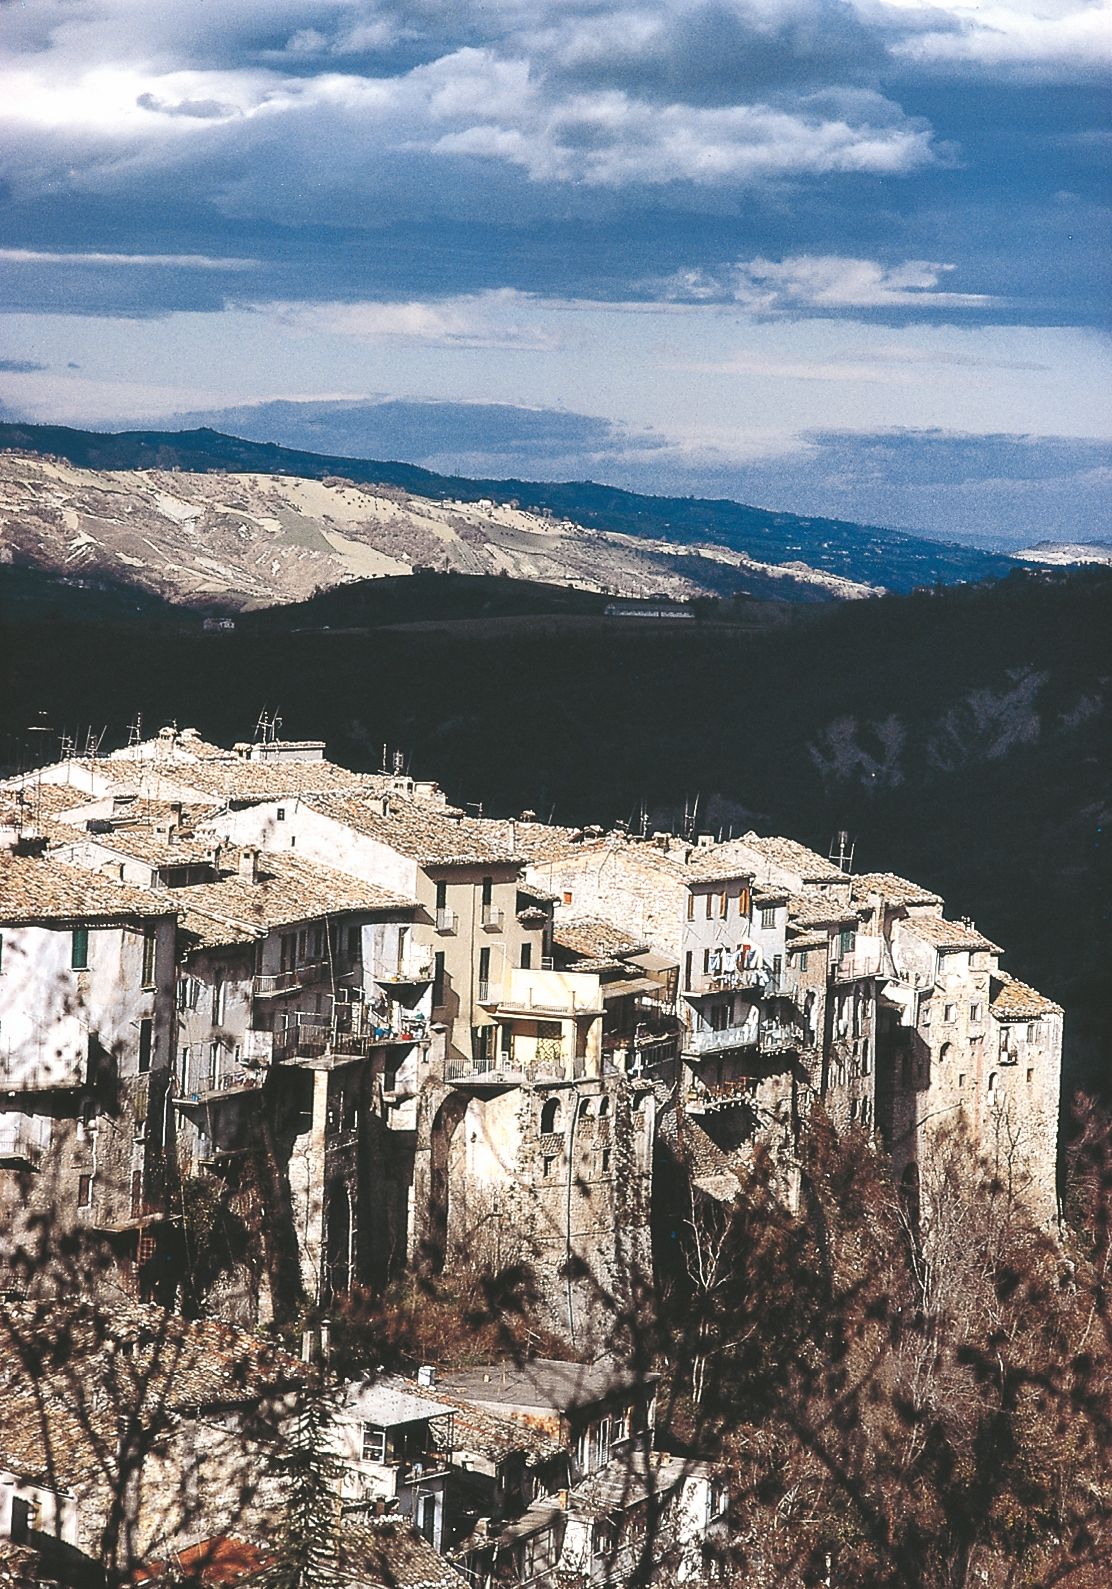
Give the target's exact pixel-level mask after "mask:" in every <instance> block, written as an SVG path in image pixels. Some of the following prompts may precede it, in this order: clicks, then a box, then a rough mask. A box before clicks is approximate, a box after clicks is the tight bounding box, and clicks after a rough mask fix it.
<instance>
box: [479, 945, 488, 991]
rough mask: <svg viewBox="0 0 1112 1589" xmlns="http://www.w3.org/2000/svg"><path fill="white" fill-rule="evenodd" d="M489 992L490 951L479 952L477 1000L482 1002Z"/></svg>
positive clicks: (481, 950) (482, 950)
mask: <svg viewBox="0 0 1112 1589" xmlns="http://www.w3.org/2000/svg"><path fill="white" fill-rule="evenodd" d="M489 992H490V950H489V949H480V950H479V999H480V1001H482V1000H483V999H485V998H486V997H487V995H488V994H489Z"/></svg>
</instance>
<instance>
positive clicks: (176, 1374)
mask: <svg viewBox="0 0 1112 1589" xmlns="http://www.w3.org/2000/svg"><path fill="white" fill-rule="evenodd" d="M304 1375H305V1368H304V1365H303V1364H302V1363H301V1362H299V1360H298V1359H297V1358H295V1357H292V1356H291V1355H290V1354H288V1353H286V1352H283V1351H280V1350H278V1349H277V1348H275V1347H272V1346H270V1345H269V1344H268V1343H265V1342H262V1341H260V1340H259V1339H258V1338H257V1337H255V1336H253V1335H251V1334H249V1333H248V1332H247V1331H246V1330H240V1329H237V1328H236V1327H235V1326H234V1325H230V1324H224V1323H220V1322H217V1321H215V1320H189V1319H184V1318H182V1317H181V1316H180V1315H178V1314H172V1313H166V1312H164V1311H163V1310H162V1309H160V1308H156V1307H153V1306H150V1305H147V1304H143V1303H136V1302H132V1301H129V1300H127V1299H125V1298H123V1297H120V1298H118V1299H114V1300H113V1303H112V1305H111V1310H110V1311H109V1309H108V1307H107V1306H97V1305H94V1304H93V1303H91V1302H89V1301H87V1300H86V1299H83V1298H80V1297H77V1298H68V1297H67V1298H63V1297H56V1298H50V1299H43V1300H40V1301H35V1302H20V1303H2V1304H0V1397H2V1398H3V1406H4V1417H3V1427H2V1431H0V1463H6V1464H7V1465H8V1466H10V1467H15V1468H16V1470H17V1471H19V1472H21V1473H22V1474H23V1475H24V1476H25V1477H27V1478H30V1479H34V1478H36V1477H43V1478H46V1479H47V1481H48V1482H50V1483H52V1484H55V1485H60V1486H62V1487H64V1488H69V1489H73V1490H75V1491H76V1492H77V1493H78V1495H79V1497H80V1496H82V1495H86V1494H90V1493H92V1494H94V1495H95V1496H99V1497H101V1498H103V1497H102V1492H103V1490H104V1487H105V1485H106V1484H107V1482H108V1480H109V1479H110V1476H111V1475H110V1473H107V1472H106V1463H107V1464H109V1465H110V1463H111V1461H112V1460H114V1456H112V1455H111V1454H114V1453H115V1452H116V1450H117V1449H118V1440H119V1419H120V1418H121V1416H134V1417H135V1418H136V1419H137V1420H139V1421H140V1422H142V1423H145V1424H146V1426H147V1427H148V1428H152V1429H154V1428H159V1427H161V1426H162V1425H163V1424H164V1423H165V1421H166V1420H167V1418H172V1416H173V1415H175V1414H181V1413H188V1412H190V1411H193V1410H196V1409H208V1408H220V1407H225V1408H227V1407H235V1406H245V1405H246V1406H250V1405H252V1404H254V1403H257V1402H258V1401H260V1400H261V1399H264V1400H265V1399H266V1398H268V1397H270V1396H273V1395H277V1394H279V1393H281V1392H283V1391H285V1390H286V1389H288V1388H289V1387H291V1386H294V1385H297V1384H299V1383H301V1382H302V1381H303V1379H304Z"/></svg>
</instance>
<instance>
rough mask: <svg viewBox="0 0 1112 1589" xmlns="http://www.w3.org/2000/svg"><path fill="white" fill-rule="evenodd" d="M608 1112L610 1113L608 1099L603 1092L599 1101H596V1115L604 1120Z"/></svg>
mask: <svg viewBox="0 0 1112 1589" xmlns="http://www.w3.org/2000/svg"><path fill="white" fill-rule="evenodd" d="M609 1113H610V1099H609V1098H607V1097H606V1096H605V1094H604V1095H603V1097H601V1098H600V1099H599V1101H598V1117H599V1119H600V1120H605V1119H606V1116H607V1115H608V1114H609Z"/></svg>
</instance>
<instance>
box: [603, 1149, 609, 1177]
mask: <svg viewBox="0 0 1112 1589" xmlns="http://www.w3.org/2000/svg"><path fill="white" fill-rule="evenodd" d="M602 1173H603V1175H609V1174H610V1149H609V1148H603V1150H602Z"/></svg>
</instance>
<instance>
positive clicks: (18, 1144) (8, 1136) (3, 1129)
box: [0, 1121, 45, 1170]
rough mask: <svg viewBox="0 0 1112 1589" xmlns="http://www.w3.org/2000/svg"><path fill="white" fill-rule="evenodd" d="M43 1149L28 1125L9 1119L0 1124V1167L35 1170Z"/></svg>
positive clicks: (40, 1161)
mask: <svg viewBox="0 0 1112 1589" xmlns="http://www.w3.org/2000/svg"><path fill="white" fill-rule="evenodd" d="M44 1151H45V1150H44V1147H43V1144H42V1143H41V1142H40V1141H39V1139H38V1137H37V1136H35V1135H34V1134H33V1133H32V1131H31V1127H30V1126H29V1125H27V1124H20V1125H13V1124H12V1123H11V1122H10V1121H5V1122H4V1124H2V1125H0V1169H6V1170H37V1169H38V1167H39V1165H40V1164H41V1163H42V1158H43V1153H44Z"/></svg>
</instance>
